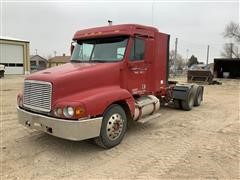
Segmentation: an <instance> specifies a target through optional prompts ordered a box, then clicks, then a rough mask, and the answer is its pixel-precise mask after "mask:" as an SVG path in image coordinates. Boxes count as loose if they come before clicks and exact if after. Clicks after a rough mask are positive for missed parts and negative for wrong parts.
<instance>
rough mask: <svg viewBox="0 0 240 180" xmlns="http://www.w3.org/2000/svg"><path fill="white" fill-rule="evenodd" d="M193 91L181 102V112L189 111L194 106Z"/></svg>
mask: <svg viewBox="0 0 240 180" xmlns="http://www.w3.org/2000/svg"><path fill="white" fill-rule="evenodd" d="M194 97H195V96H194V91H193V88H191V89H190V90H189V93H188V96H187V98H186V99H185V100H182V101H181V105H182V108H183V110H186V111H190V110H191V109H192V108H193V105H194Z"/></svg>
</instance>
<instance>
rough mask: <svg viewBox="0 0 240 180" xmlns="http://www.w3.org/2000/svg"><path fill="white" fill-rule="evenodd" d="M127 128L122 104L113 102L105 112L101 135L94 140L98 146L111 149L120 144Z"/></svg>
mask: <svg viewBox="0 0 240 180" xmlns="http://www.w3.org/2000/svg"><path fill="white" fill-rule="evenodd" d="M126 130H127V116H126V113H125V111H124V109H123V108H122V107H121V106H119V105H117V104H113V105H111V106H110V107H109V108H108V109H107V110H106V112H105V113H104V115H103V120H102V126H101V131H100V136H99V137H97V138H95V139H94V141H95V143H96V144H97V145H98V146H100V147H103V148H106V149H110V148H112V147H114V146H117V145H118V144H120V142H121V141H122V139H123V137H124V135H125V133H126Z"/></svg>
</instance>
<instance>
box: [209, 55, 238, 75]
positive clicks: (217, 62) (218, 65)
mask: <svg viewBox="0 0 240 180" xmlns="http://www.w3.org/2000/svg"><path fill="white" fill-rule="evenodd" d="M214 76H215V77H216V78H223V77H224V78H231V79H239V78H240V59H238V58H235V59H228V58H215V59H214Z"/></svg>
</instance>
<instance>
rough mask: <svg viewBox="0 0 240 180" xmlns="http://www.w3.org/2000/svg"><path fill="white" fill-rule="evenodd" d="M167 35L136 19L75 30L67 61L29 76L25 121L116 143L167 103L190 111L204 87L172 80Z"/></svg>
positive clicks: (21, 101)
mask: <svg viewBox="0 0 240 180" xmlns="http://www.w3.org/2000/svg"><path fill="white" fill-rule="evenodd" d="M169 38H170V36H169V35H168V34H164V33H161V32H159V31H158V29H156V28H154V27H148V26H142V25H134V24H125V25H112V26H105V27H97V28H91V29H85V30H80V31H77V32H76V33H75V35H74V37H73V43H72V44H71V54H72V56H71V61H70V62H69V63H67V64H64V65H62V66H58V67H53V68H50V69H46V70H43V71H39V72H36V73H33V74H31V75H29V76H28V77H26V78H25V80H24V89H23V92H22V93H19V94H18V97H17V102H18V107H17V110H18V117H19V122H20V123H21V124H22V125H24V126H26V127H29V128H33V129H38V130H40V131H43V132H46V133H48V134H51V135H53V136H57V137H60V138H64V139H68V140H74V141H79V140H83V139H90V138H93V139H94V141H95V142H96V144H98V145H99V146H101V147H104V148H112V147H114V146H116V145H118V144H119V143H120V142H121V141H122V139H123V137H124V135H125V133H126V130H127V123H128V122H129V121H135V122H139V123H146V122H148V121H150V120H152V119H156V118H157V117H159V110H160V107H161V106H166V105H169V104H174V105H175V107H178V108H180V109H183V110H186V111H189V110H191V109H192V108H193V107H194V106H199V105H200V104H201V102H202V100H203V86H200V85H196V84H177V83H175V82H169V81H168V62H169V61H168V57H169ZM159 120H160V119H159Z"/></svg>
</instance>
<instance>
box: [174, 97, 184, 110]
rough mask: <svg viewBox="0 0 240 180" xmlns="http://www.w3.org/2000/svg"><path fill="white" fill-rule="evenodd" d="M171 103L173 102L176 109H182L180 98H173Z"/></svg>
mask: <svg viewBox="0 0 240 180" xmlns="http://www.w3.org/2000/svg"><path fill="white" fill-rule="evenodd" d="M173 103H174V107H175V108H176V109H182V103H181V100H179V99H174V100H173Z"/></svg>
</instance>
